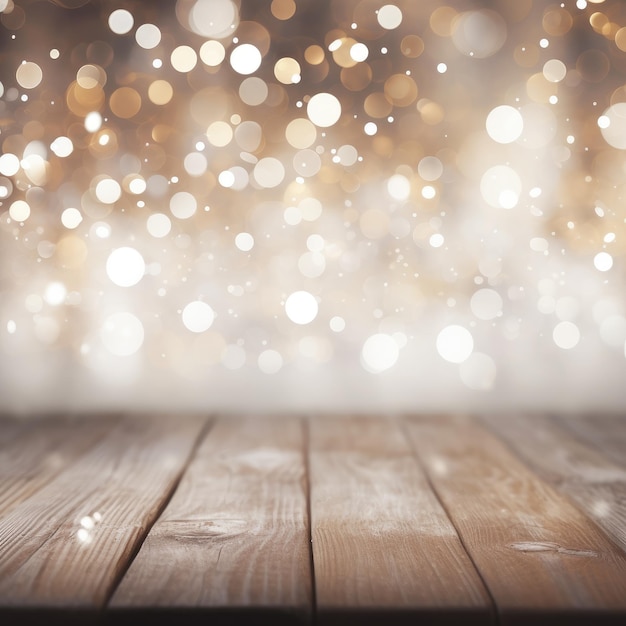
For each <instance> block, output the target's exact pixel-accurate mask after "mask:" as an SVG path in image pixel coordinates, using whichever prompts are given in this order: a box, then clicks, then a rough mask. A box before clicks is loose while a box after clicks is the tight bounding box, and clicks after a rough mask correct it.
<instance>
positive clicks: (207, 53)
mask: <svg viewBox="0 0 626 626" xmlns="http://www.w3.org/2000/svg"><path fill="white" fill-rule="evenodd" d="M225 57H226V50H225V48H224V46H223V45H222V44H221V43H220V42H219V41H215V39H210V40H209V41H205V42H204V43H203V44H202V45H201V46H200V59H201V60H202V62H203V63H204V64H205V65H208V66H209V67H217V66H218V65H219V64H220V63H221V62H222V61H223V60H224V59H225Z"/></svg>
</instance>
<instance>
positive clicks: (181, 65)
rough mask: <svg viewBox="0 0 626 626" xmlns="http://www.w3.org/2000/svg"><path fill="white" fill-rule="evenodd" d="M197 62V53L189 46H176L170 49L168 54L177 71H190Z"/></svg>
mask: <svg viewBox="0 0 626 626" xmlns="http://www.w3.org/2000/svg"><path fill="white" fill-rule="evenodd" d="M197 62H198V55H197V54H196V51H195V50H194V49H193V48H192V47H191V46H186V45H184V46H178V47H176V48H174V50H172V54H171V55H170V63H171V64H172V67H173V68H174V69H175V70H176V71H177V72H181V73H187V72H191V70H192V69H193V68H194V67H196V63H197Z"/></svg>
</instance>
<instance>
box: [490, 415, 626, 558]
mask: <svg viewBox="0 0 626 626" xmlns="http://www.w3.org/2000/svg"><path fill="white" fill-rule="evenodd" d="M570 421H571V420H570ZM485 422H486V423H487V424H488V426H489V427H490V428H491V429H492V430H493V431H494V432H495V433H496V434H497V435H498V436H499V437H501V438H502V440H503V441H504V442H505V443H506V444H507V445H508V446H509V447H510V448H511V449H512V450H514V452H515V453H516V454H517V455H518V456H519V457H520V459H521V460H522V461H524V462H525V463H526V464H527V465H528V466H529V467H530V468H531V469H532V470H533V471H534V472H535V473H536V474H537V475H538V476H539V477H541V478H543V479H544V480H545V481H546V482H548V483H550V484H551V485H552V486H554V488H555V489H556V490H557V491H559V492H560V493H562V494H564V495H566V496H568V497H569V499H570V500H571V501H573V502H574V503H575V504H576V505H577V506H578V508H580V510H581V511H583V512H584V513H585V514H586V515H587V516H588V517H589V518H590V519H592V520H593V521H594V522H595V523H596V524H597V525H598V526H600V527H601V528H602V529H603V530H604V531H605V532H606V533H607V534H608V535H609V536H610V537H611V538H612V539H613V540H614V541H616V542H617V543H618V544H619V545H620V546H621V548H622V549H624V550H626V467H623V466H620V465H618V464H616V463H614V462H613V461H612V460H611V459H610V458H607V457H606V456H605V454H604V452H603V451H601V450H599V449H597V448H596V447H595V446H593V444H590V443H588V442H585V441H584V440H581V439H579V438H577V437H576V436H575V434H574V433H573V432H572V431H570V430H569V429H568V428H566V427H565V426H564V424H563V422H559V421H557V420H555V419H553V418H550V417H549V416H546V415H516V416H509V417H508V418H507V419H506V420H502V419H497V418H494V417H491V418H486V419H485Z"/></svg>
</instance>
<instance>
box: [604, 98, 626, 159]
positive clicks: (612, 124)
mask: <svg viewBox="0 0 626 626" xmlns="http://www.w3.org/2000/svg"><path fill="white" fill-rule="evenodd" d="M598 126H599V127H600V132H601V133H602V137H604V140H605V141H606V142H607V143H608V144H609V145H610V146H612V147H613V148H617V149H618V150H626V102H617V103H616V104H614V105H612V106H610V107H609V108H608V109H607V110H606V111H605V112H604V114H603V115H601V116H600V117H599V118H598Z"/></svg>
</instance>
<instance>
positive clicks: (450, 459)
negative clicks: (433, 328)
mask: <svg viewBox="0 0 626 626" xmlns="http://www.w3.org/2000/svg"><path fill="white" fill-rule="evenodd" d="M407 424H408V429H409V433H410V437H411V441H412V442H413V445H414V447H415V449H416V450H417V452H418V454H419V456H420V458H421V459H422V461H423V463H424V466H425V468H426V471H427V472H428V474H429V476H430V479H431V481H432V483H433V485H434V488H435V490H436V491H437V493H438V494H439V497H440V498H441V500H442V502H443V503H444V505H445V507H446V510H447V511H448V513H449V514H450V516H451V519H452V520H453V522H454V524H455V526H456V528H457V530H458V531H459V534H460V536H461V539H462V540H463V544H464V545H465V547H466V548H467V550H468V552H469V554H470V556H471V557H472V559H473V561H474V563H475V564H476V566H477V567H478V569H479V571H480V573H481V575H482V578H483V580H484V581H485V583H486V584H487V586H488V588H489V590H490V592H491V595H492V597H493V598H494V600H495V602H496V606H497V608H498V612H499V618H500V623H501V624H528V623H531V621H532V623H533V624H540V623H546V624H547V623H559V624H575V623H581V624H586V623H593V624H601V623H615V624H619V623H624V619H625V618H626V556H625V555H624V553H623V552H622V551H621V550H619V548H617V547H616V546H615V544H613V543H612V542H611V541H610V540H609V539H608V538H607V537H606V536H605V535H604V533H602V532H601V531H600V530H599V529H598V528H597V527H596V526H595V524H594V523H593V522H592V521H591V520H590V519H589V518H587V517H586V516H585V515H584V514H583V513H581V512H580V511H579V510H578V509H577V508H576V507H574V505H573V504H572V503H570V502H569V500H567V499H566V498H565V497H564V496H561V495H559V494H558V493H556V492H555V491H554V490H553V489H552V488H551V487H550V486H549V485H547V484H546V483H544V482H543V481H542V480H540V479H539V478H538V477H537V476H536V475H535V474H533V473H532V472H531V471H530V470H529V469H528V468H527V467H526V466H525V465H524V464H523V463H522V462H521V461H520V460H519V459H518V458H517V457H516V456H514V455H513V454H512V453H511V451H510V450H509V449H508V448H507V447H506V446H505V445H504V444H503V443H501V442H500V441H499V440H498V439H497V438H496V437H495V436H494V435H492V434H491V433H489V432H488V431H487V430H486V429H485V428H484V427H482V426H480V425H479V424H477V423H476V422H474V421H472V420H469V419H465V418H462V417H456V418H455V417H447V416H437V417H433V418H430V419H429V418H422V419H414V420H409V421H408V422H407Z"/></svg>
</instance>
